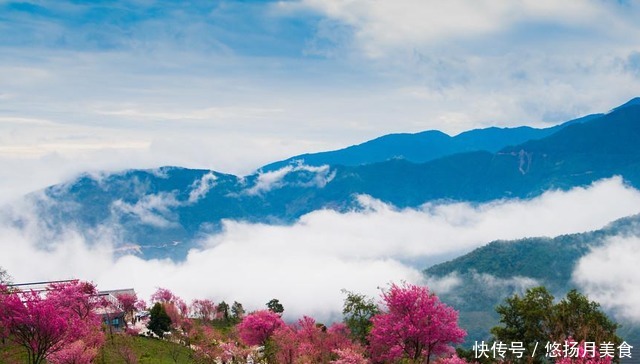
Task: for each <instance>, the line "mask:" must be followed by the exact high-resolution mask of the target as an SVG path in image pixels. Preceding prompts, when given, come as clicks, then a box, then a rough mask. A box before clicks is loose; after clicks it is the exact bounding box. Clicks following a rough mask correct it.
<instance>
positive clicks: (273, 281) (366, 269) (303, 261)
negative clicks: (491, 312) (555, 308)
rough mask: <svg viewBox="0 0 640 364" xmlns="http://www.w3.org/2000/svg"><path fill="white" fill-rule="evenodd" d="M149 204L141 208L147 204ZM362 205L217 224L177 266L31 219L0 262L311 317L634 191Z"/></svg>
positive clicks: (31, 272)
mask: <svg viewBox="0 0 640 364" xmlns="http://www.w3.org/2000/svg"><path fill="white" fill-rule="evenodd" d="M151 200H152V199H150V200H149V203H150V205H149V207H151V206H152V205H153V206H156V205H154V204H151V202H150V201H151ZM362 202H363V203H366V204H367V206H368V209H366V211H364V212H349V213H338V212H334V211H315V212H312V213H310V214H308V215H305V216H303V217H302V218H301V219H300V221H298V222H297V223H295V224H293V225H291V226H271V225H265V224H249V223H240V222H234V221H225V222H224V226H223V231H222V232H221V233H219V234H217V235H212V236H209V237H208V238H206V239H205V240H204V241H203V242H202V243H203V245H202V248H200V249H194V250H191V251H190V252H189V254H188V256H187V258H186V260H185V261H183V262H179V263H176V262H171V261H168V260H149V261H145V260H142V259H140V258H138V257H134V256H124V257H118V256H116V255H114V252H113V246H112V244H111V242H112V241H116V240H117V236H113V234H115V232H117V229H116V228H114V227H112V228H111V229H109V228H107V227H103V228H102V230H101V231H96V232H95V233H94V234H93V235H92V236H96V237H100V238H101V239H102V240H101V241H98V242H96V243H95V244H87V242H85V241H82V239H81V238H80V236H81V234H79V233H77V232H74V230H73V229H71V228H69V229H68V231H66V232H65V233H64V234H63V235H62V237H59V236H58V237H57V238H56V236H55V235H52V240H51V243H50V244H49V245H48V246H47V248H46V249H44V248H42V247H39V246H37V244H36V243H35V242H36V241H37V239H36V237H38V236H42V234H43V232H42V231H41V230H42V229H43V227H42V226H41V225H39V224H37V223H34V224H26V225H25V227H24V229H23V230H18V229H16V228H13V227H8V226H3V227H0V230H1V231H0V250H2V251H3V254H2V256H0V266H3V267H5V268H7V269H8V270H9V272H10V273H11V274H12V275H13V276H14V277H15V278H16V280H19V281H27V280H41V279H55V278H68V277H70V276H73V277H78V278H84V279H91V280H94V281H96V282H97V283H98V284H99V285H100V287H102V288H105V289H107V288H120V287H134V288H135V289H136V290H137V291H139V292H140V294H141V296H143V297H147V296H148V295H150V294H151V293H152V291H153V290H154V289H155V287H158V286H162V287H168V288H170V289H172V290H174V291H175V292H176V293H177V294H179V295H181V296H184V297H185V298H186V299H192V298H197V297H200V298H201V297H210V298H213V299H216V300H222V299H224V300H226V301H232V300H237V301H240V302H242V303H243V304H245V306H246V307H247V308H249V309H256V308H260V307H264V304H265V303H266V302H267V301H269V300H270V299H271V298H274V297H275V298H278V299H280V300H281V301H282V302H283V304H284V305H285V308H286V310H287V312H288V315H289V317H290V318H293V317H296V316H300V315H302V314H311V315H314V316H317V317H318V318H319V319H321V320H327V319H331V318H332V317H333V318H335V317H337V315H338V314H339V312H340V310H341V304H342V300H343V298H344V297H343V295H342V294H341V293H340V290H341V289H342V288H346V289H348V290H351V291H355V292H361V293H365V294H368V295H370V296H376V297H377V296H378V293H379V290H378V287H385V286H386V284H388V283H389V282H391V281H394V282H399V281H401V280H405V281H408V282H416V283H421V282H423V279H424V277H422V275H421V273H420V269H422V268H426V264H427V263H425V262H428V261H430V262H434V263H435V262H438V261H442V260H443V259H445V258H446V257H452V256H456V255H458V254H461V253H463V252H466V251H468V250H470V249H472V248H475V247H478V246H480V245H482V244H484V243H486V242H489V241H491V240H495V239H514V238H522V237H527V236H534V235H549V236H553V235H558V234H564V233H572V232H580V231H587V230H593V229H596V228H600V227H601V226H603V225H605V224H606V223H608V222H610V221H611V220H614V219H616V218H619V217H622V216H627V215H630V214H633V213H637V212H638V211H639V208H638V206H640V192H638V191H636V190H633V189H631V188H629V187H627V186H624V185H623V184H622V183H621V181H620V179H618V178H615V179H610V180H606V181H601V182H598V183H596V184H594V185H593V186H591V187H589V188H576V189H573V190H571V191H568V192H549V193H547V194H544V195H543V196H541V197H538V198H535V199H533V200H531V201H518V200H509V201H500V202H494V203H489V204H483V205H478V206H470V205H468V204H450V205H428V206H425V207H424V208H423V209H418V210H409V209H407V210H397V209H394V208H392V207H390V206H387V205H385V204H383V203H381V202H379V201H375V200H367V199H366V198H363V199H362ZM160 205H162V204H160ZM32 219H33V221H34V222H37V221H38V219H37V218H36V217H35V216H34V217H32ZM89 246H91V247H89ZM93 262H95V264H94V263H93ZM27 263H28V264H27ZM481 278H483V279H485V280H488V281H491V282H494V283H496V284H502V285H504V284H507V283H508V284H511V285H515V286H518V287H520V286H521V287H525V286H527V285H529V284H532V282H530V281H529V280H526V279H522V278H517V277H514V278H513V279H511V280H508V282H506V281H502V280H501V281H495V280H490V278H487V277H481ZM505 282H506V283H505ZM431 283H432V284H434V290H435V291H436V292H446V290H447V289H450V288H452V287H455V285H456V284H457V283H459V282H458V281H457V278H456V277H454V276H452V277H448V278H447V279H445V280H440V281H437V282H435V283H434V282H433V281H431Z"/></svg>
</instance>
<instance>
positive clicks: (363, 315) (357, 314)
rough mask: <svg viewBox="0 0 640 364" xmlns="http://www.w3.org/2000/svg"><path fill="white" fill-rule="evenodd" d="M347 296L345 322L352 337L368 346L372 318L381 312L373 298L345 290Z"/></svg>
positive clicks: (343, 313) (344, 309) (344, 310)
mask: <svg viewBox="0 0 640 364" xmlns="http://www.w3.org/2000/svg"><path fill="white" fill-rule="evenodd" d="M342 293H344V294H346V295H347V298H345V300H344V304H343V306H342V315H343V317H344V319H343V322H344V323H345V324H346V325H347V327H349V330H350V331H351V336H352V337H353V338H354V339H356V340H358V341H359V342H360V343H361V344H363V345H367V344H368V343H369V342H368V340H367V336H368V335H369V332H371V327H372V323H371V318H372V317H373V316H375V315H377V314H378V313H379V312H380V310H379V309H378V305H377V304H376V303H375V302H374V300H373V298H368V297H367V296H365V295H363V294H358V293H353V292H349V291H347V290H343V291H342Z"/></svg>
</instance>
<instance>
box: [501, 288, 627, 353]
mask: <svg viewBox="0 0 640 364" xmlns="http://www.w3.org/2000/svg"><path fill="white" fill-rule="evenodd" d="M553 300H554V297H553V296H552V295H551V294H550V293H549V292H548V291H547V289H546V288H544V287H535V288H531V289H528V290H527V291H526V293H525V295H524V296H522V297H520V296H519V295H517V294H516V295H514V296H511V297H509V298H507V299H506V300H505V304H503V305H500V306H498V307H497V308H496V311H497V312H498V314H499V315H500V322H501V323H502V325H501V326H496V327H494V328H493V329H491V332H492V333H493V335H494V337H495V340H496V341H500V342H503V343H507V344H508V343H511V342H522V343H523V344H524V345H525V347H527V352H529V353H533V349H534V347H535V345H536V343H537V344H538V345H545V344H546V343H548V342H564V341H565V340H567V339H568V338H572V340H579V341H589V342H594V343H596V345H599V344H600V343H602V342H606V341H610V342H613V343H615V344H616V345H618V344H620V343H621V341H622V340H621V339H620V338H619V337H618V336H617V335H616V329H617V328H618V325H617V324H616V323H614V322H613V321H611V320H610V319H609V318H608V317H607V316H606V315H605V314H604V313H603V312H602V311H601V310H600V308H599V304H598V303H596V302H592V301H589V300H588V298H587V297H585V296H584V295H582V294H580V293H579V292H577V291H576V290H572V291H570V292H569V293H568V294H567V296H566V297H565V298H563V299H562V300H561V301H560V302H559V303H557V304H554V303H553ZM545 354H546V353H545V352H544V351H541V350H539V351H538V354H537V355H536V358H535V362H543V361H544V356H545Z"/></svg>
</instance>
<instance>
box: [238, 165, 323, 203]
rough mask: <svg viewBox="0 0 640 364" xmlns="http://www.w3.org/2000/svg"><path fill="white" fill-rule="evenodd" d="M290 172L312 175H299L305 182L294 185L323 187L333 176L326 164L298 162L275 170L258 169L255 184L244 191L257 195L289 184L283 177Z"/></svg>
mask: <svg viewBox="0 0 640 364" xmlns="http://www.w3.org/2000/svg"><path fill="white" fill-rule="evenodd" d="M292 172H308V173H309V174H311V175H312V176H311V177H306V178H305V177H304V176H301V177H300V178H298V179H301V178H302V179H303V180H305V179H306V182H300V181H298V182H296V183H295V186H299V187H318V188H323V187H324V186H326V185H327V183H329V182H331V180H333V178H334V177H335V171H332V170H331V168H330V167H329V166H327V165H325V166H318V167H314V166H307V165H304V164H300V163H298V164H296V165H287V166H284V167H282V168H279V169H277V170H275V171H268V172H262V171H259V172H258V176H257V179H256V182H255V184H254V185H253V186H251V187H249V188H247V189H246V190H245V191H244V193H246V194H248V195H258V194H261V193H265V192H269V191H271V190H273V189H278V188H282V187H284V186H286V185H289V183H287V182H286V181H284V178H285V177H286V176H287V175H288V174H289V173H292Z"/></svg>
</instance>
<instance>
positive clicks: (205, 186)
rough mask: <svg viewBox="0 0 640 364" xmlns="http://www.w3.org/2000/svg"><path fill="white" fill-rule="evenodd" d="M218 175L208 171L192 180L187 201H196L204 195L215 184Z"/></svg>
mask: <svg viewBox="0 0 640 364" xmlns="http://www.w3.org/2000/svg"><path fill="white" fill-rule="evenodd" d="M217 179H218V177H216V175H215V174H214V173H213V172H209V173H207V174H205V175H204V176H202V178H200V179H199V180H197V181H195V182H193V184H192V185H191V191H189V201H188V202H189V203H196V202H198V200H200V199H201V198H203V197H205V196H206V195H207V193H208V192H209V190H210V189H211V187H213V186H215V183H216V180H217Z"/></svg>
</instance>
